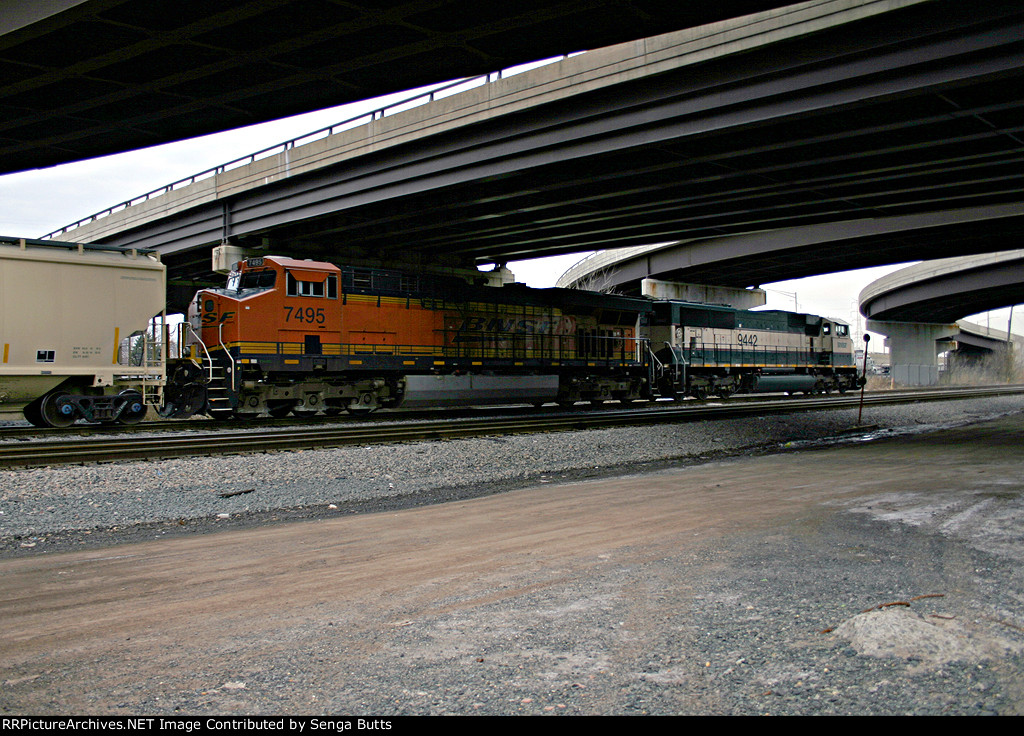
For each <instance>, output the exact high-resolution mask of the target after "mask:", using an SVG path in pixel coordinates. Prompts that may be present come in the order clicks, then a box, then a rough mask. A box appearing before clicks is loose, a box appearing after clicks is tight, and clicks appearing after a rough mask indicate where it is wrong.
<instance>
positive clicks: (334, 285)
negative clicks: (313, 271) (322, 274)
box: [286, 271, 338, 299]
mask: <svg viewBox="0 0 1024 736" xmlns="http://www.w3.org/2000/svg"><path fill="white" fill-rule="evenodd" d="M286 275H287V294H288V296H315V297H321V298H322V297H327V298H328V299H337V298H338V277H337V276H336V275H335V274H329V275H328V276H327V277H326V278H325V279H324V280H323V281H302V280H300V279H297V278H295V276H294V275H293V274H292V273H291V272H290V271H289V272H287V274H286Z"/></svg>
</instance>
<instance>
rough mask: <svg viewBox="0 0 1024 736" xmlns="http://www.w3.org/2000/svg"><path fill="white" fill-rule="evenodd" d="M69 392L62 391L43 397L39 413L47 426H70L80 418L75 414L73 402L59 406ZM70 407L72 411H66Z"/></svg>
mask: <svg viewBox="0 0 1024 736" xmlns="http://www.w3.org/2000/svg"><path fill="white" fill-rule="evenodd" d="M67 395H68V394H67V393H65V392H63V391H61V392H59V393H54V394H49V395H48V396H44V397H43V401H42V403H41V404H40V405H39V415H40V416H41V417H42V420H43V422H44V423H45V425H46V426H47V427H70V426H71V425H72V424H74V423H75V420H76V419H77V418H78V417H76V416H75V407H74V406H73V405H71V404H64V405H63V406H58V405H57V404H58V402H59V401H60V399H62V398H63V397H65V396H67ZM66 409H70V411H65V410H66Z"/></svg>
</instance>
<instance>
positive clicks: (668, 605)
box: [0, 397, 1024, 715]
mask: <svg viewBox="0 0 1024 736" xmlns="http://www.w3.org/2000/svg"><path fill="white" fill-rule="evenodd" d="M1022 409H1024V400H1022V399H1021V398H1018V397H1003V398H992V399H985V400H967V401H954V402H938V403H929V404H919V405H912V406H902V407H892V408H885V409H873V410H872V413H871V415H870V416H868V417H866V418H865V419H866V420H867V421H871V422H872V424H878V425H880V429H879V430H878V431H876V432H875V433H874V434H872V435H870V436H868V435H864V434H856V433H855V434H846V433H845V432H844V430H846V429H848V428H849V427H850V425H851V424H852V423H853V421H854V420H855V414H854V415H853V416H851V412H844V411H843V412H821V413H819V414H800V415H790V416H779V417H765V418H763V419H761V420H736V421H731V420H730V421H726V422H715V423H705V422H702V423H694V424H681V425H671V426H662V427H652V428H650V429H640V428H635V429H616V430H601V431H594V432H586V433H560V434H552V435H543V436H533V437H530V436H521V437H514V438H490V439H486V438H485V439H480V440H457V441H452V442H445V443H410V444H408V445H401V446H397V447H393V448H348V449H339V450H329V451H323V452H320V451H317V452H303V453H281V454H275V455H266V456H259V457H256V456H251V457H249V456H239V457H227V458H201V459H194V460H188V461H183V460H181V461H166V462H160V463H125V464H119V465H110V466H104V467H96V468H54V469H48V470H47V469H42V470H29V471H16V472H8V473H4V474H3V479H2V482H3V491H2V505H0V509H2V510H3V511H4V515H3V517H0V518H3V524H4V525H5V526H4V527H3V535H4V538H5V540H6V542H5V544H6V547H5V550H6V552H5V554H6V556H7V558H8V559H6V560H3V561H0V637H2V639H3V641H4V642H5V645H4V647H3V651H2V654H0V680H2V682H3V685H4V686H3V688H2V694H0V710H2V711H3V712H4V713H5V714H14V713H33V714H47V713H52V714H60V713H113V714H134V713H142V714H200V713H211V714H213V713H218V714H242V713H276V714H280V713H295V714H302V713H308V714H373V715H395V714H472V713H477V714H516V713H525V714H563V713H565V714H629V713H636V714H761V713H770V714H1003V715H1009V714H1020V713H1021V712H1022V711H1024V676H1022V673H1024V667H1022V665H1024V595H1022V590H1024V587H1022V580H1021V576H1022V574H1021V572H1020V571H1021V569H1022V567H1021V564H1020V563H1021V561H1022V558H1024V544H1022V539H1021V537H1022V535H1024V524H1022V523H1021V521H1022V517H1024V481H1022V480H1021V478H1022V477H1024V472H1022V471H1024V460H1022V459H1020V452H1019V448H1020V446H1021V443H1022V442H1024V413H1022ZM835 438H841V439H838V440H836V439H835ZM545 481H546V482H545ZM248 488H252V489H254V490H253V491H252V492H251V493H245V494H242V495H240V496H231V497H228V498H221V497H220V496H219V493H221V492H223V491H225V490H232V489H234V490H246V489H248ZM498 491H504V492H498ZM438 500H451V501H452V502H451V503H445V504H439V505H438V504H434V502H435V501H438ZM108 502H109V503H108ZM332 504H333V505H334V506H336V507H337V508H334V509H332V508H331V505H332ZM413 507H415V508H413ZM288 509H291V511H289V510H288ZM356 510H358V511H373V512H377V513H365V514H354V513H350V512H353V511H356ZM382 512H383V513H382ZM222 513H227V514H230V517H229V518H228V519H218V518H217V515H218V514H222ZM115 514H117V515H116V516H115ZM292 518H302V519H306V520H307V521H305V522H304V523H296V524H285V523H276V524H269V523H267V522H269V521H270V520H272V519H278V520H281V521H284V520H287V519H292ZM131 520H135V521H137V522H138V523H132V521H131ZM111 523H113V524H115V525H118V529H117V530H116V531H111V530H106V531H104V527H105V526H106V525H109V524H111ZM222 530H226V531H229V533H205V534H200V533H196V532H219V531H222ZM172 537H173V538H172ZM143 539H145V540H149V541H146V542H144V543H142V544H128V542H133V541H137V540H143ZM97 540H99V542H98V541H97ZM28 545H31V546H28ZM110 545H116V546H110ZM54 550H75V551H72V552H70V553H67V554H47V553H46V552H47V551H54Z"/></svg>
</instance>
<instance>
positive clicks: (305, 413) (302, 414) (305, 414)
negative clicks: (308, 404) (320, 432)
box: [292, 409, 316, 419]
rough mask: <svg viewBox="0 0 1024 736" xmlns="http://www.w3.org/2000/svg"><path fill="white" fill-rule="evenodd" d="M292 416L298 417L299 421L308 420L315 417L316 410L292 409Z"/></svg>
mask: <svg viewBox="0 0 1024 736" xmlns="http://www.w3.org/2000/svg"><path fill="white" fill-rule="evenodd" d="M292 416H295V417H298V418H299V419H309V418H310V417H313V416H316V409H292Z"/></svg>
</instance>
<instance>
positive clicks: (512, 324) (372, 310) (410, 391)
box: [168, 256, 652, 417]
mask: <svg viewBox="0 0 1024 736" xmlns="http://www.w3.org/2000/svg"><path fill="white" fill-rule="evenodd" d="M646 305H647V301H646V300H642V299H633V298H627V297H617V296H607V295H603V294H596V293H591V292H583V291H574V290H568V289H528V288H525V287H521V286H520V287H516V286H506V287H504V288H495V287H485V286H469V285H468V284H466V283H465V282H464V281H462V280H460V279H455V278H448V277H441V276H432V275H425V274H414V273H404V272H402V273H400V272H395V271H386V270H379V269H368V268H351V267H346V268H339V267H338V266H335V265H332V264H330V263H322V262H317V261H305V260H294V259H290V258H284V257H279V256H266V257H262V258H249V259H247V260H245V261H242V262H240V264H239V268H238V270H237V271H236V272H234V273H233V274H232V275H231V277H230V278H229V282H228V284H227V286H226V288H223V289H207V290H204V291H200V292H199V293H198V294H196V297H195V300H194V301H193V303H192V305H191V307H190V310H189V315H188V319H189V322H190V323H191V325H192V328H193V331H194V332H195V333H196V334H197V335H198V336H199V338H200V339H194V340H193V347H192V351H193V353H192V354H193V356H194V357H195V358H196V363H192V364H189V363H187V362H186V363H181V364H179V365H178V366H177V367H176V368H175V370H174V373H173V375H172V376H171V377H170V381H169V386H168V401H169V403H172V404H174V405H175V406H174V409H173V410H172V412H171V414H172V415H178V416H183V415H187V414H191V413H196V412H198V411H200V408H199V407H200V406H201V405H203V404H204V403H205V404H206V407H207V411H208V413H211V414H213V415H215V416H228V415H235V416H241V417H250V416H256V415H259V414H263V413H266V414H269V415H270V416H273V417H282V416H285V415H288V414H293V415H295V416H300V417H302V416H310V415H312V414H314V413H317V412H320V411H323V412H324V413H326V414H328V415H331V414H339V413H341V412H342V411H348V412H350V413H355V414H364V413H368V412H370V411H372V410H374V409H376V408H379V407H396V406H398V405H400V404H402V405H405V406H414V407H417V406H446V405H466V404H474V403H480V404H483V403H487V404H493V403H533V404H536V405H540V404H543V403H546V402H549V401H555V402H558V403H560V404H567V405H568V404H573V403H575V402H577V401H593V402H601V401H605V400H609V399H618V400H626V401H628V400H632V399H639V398H649V397H650V396H651V394H650V387H651V385H652V382H651V378H650V375H649V373H650V370H651V364H650V361H649V359H648V352H647V350H646V347H645V344H644V343H643V342H642V341H640V340H638V339H637V335H636V330H637V328H638V324H639V323H640V322H641V318H642V317H643V316H644V315H645V314H646V312H647V306H646ZM204 354H205V355H204ZM207 356H208V358H209V362H210V363H212V364H213V365H214V366H215V372H214V374H213V377H212V380H208V381H205V382H204V377H202V376H201V368H200V367H201V365H202V363H203V362H204V360H205V359H206V357H207ZM197 364H198V365H197ZM204 393H205V396H204V395H203V394H204Z"/></svg>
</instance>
